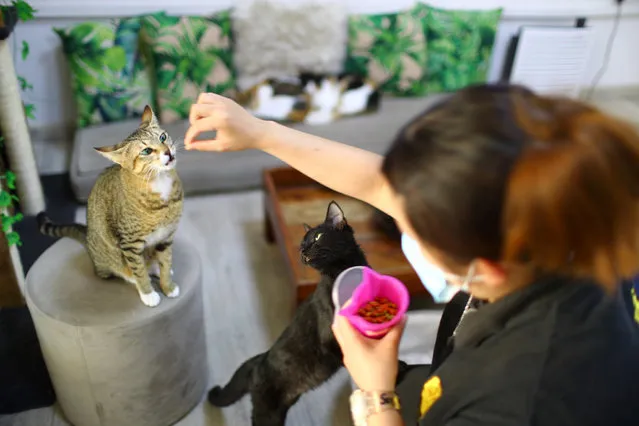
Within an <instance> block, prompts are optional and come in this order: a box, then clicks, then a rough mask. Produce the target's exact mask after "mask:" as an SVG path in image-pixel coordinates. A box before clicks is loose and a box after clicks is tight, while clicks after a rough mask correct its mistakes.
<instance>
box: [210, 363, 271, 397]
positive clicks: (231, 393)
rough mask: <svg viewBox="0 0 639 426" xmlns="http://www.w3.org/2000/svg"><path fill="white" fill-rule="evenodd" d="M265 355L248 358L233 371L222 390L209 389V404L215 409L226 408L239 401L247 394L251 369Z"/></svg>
mask: <svg viewBox="0 0 639 426" xmlns="http://www.w3.org/2000/svg"><path fill="white" fill-rule="evenodd" d="M265 355H266V352H264V353H261V354H259V355H255V356H254V357H253V358H249V359H248V360H246V361H245V362H244V364H242V365H240V368H238V369H237V370H236V371H235V373H234V374H233V377H232V378H231V381H230V382H228V383H227V384H226V386H224V387H223V388H222V387H220V386H215V387H214V388H213V389H211V390H210V391H209V394H208V400H209V402H210V403H211V404H213V405H215V406H216V407H228V406H229V405H231V404H235V403H236V402H237V401H239V400H240V398H242V397H243V396H244V395H246V394H247V393H248V391H249V386H250V384H251V377H252V374H253V369H254V368H255V366H256V365H258V364H259V363H260V362H261V361H262V358H263V357H264V356H265Z"/></svg>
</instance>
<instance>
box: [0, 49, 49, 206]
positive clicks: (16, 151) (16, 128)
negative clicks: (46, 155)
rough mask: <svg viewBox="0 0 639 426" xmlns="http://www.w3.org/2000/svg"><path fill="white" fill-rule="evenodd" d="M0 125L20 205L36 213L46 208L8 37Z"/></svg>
mask: <svg viewBox="0 0 639 426" xmlns="http://www.w3.org/2000/svg"><path fill="white" fill-rule="evenodd" d="M0 128H1V129H2V135H3V136H4V138H5V141H4V145H5V149H6V152H7V157H8V159H9V164H10V166H11V170H12V171H13V172H14V173H15V174H16V187H17V192H18V196H19V197H20V207H21V208H22V212H23V213H24V214H26V215H31V216H35V215H36V214H38V213H39V212H41V211H43V210H44V207H45V206H44V194H43V192H42V184H41V183H40V175H39V174H38V166H37V164H36V161H35V156H34V154H33V146H32V145H31V137H30V135H29V129H28V128H27V120H26V117H25V115H24V109H23V106H22V98H21V97H20V87H19V86H18V79H17V77H16V73H15V69H14V67H13V58H12V57H11V49H10V48H9V43H8V40H2V41H0Z"/></svg>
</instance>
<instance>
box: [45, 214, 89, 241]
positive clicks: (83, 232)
mask: <svg viewBox="0 0 639 426" xmlns="http://www.w3.org/2000/svg"><path fill="white" fill-rule="evenodd" d="M36 219H37V221H38V229H39V230H40V233H41V234H44V235H48V236H49V237H54V238H61V237H68V238H73V239H74V240H76V241H79V242H80V243H82V244H85V243H86V240H87V227H86V226H84V225H80V224H79V223H71V224H69V225H59V224H57V223H53V222H52V221H51V219H49V217H48V216H47V214H46V213H45V212H40V213H38V216H37V217H36Z"/></svg>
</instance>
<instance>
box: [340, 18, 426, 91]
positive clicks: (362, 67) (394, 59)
mask: <svg viewBox="0 0 639 426" xmlns="http://www.w3.org/2000/svg"><path fill="white" fill-rule="evenodd" d="M344 68H345V71H346V72H349V73H354V74H361V75H364V76H367V77H368V78H370V79H371V80H373V81H374V82H375V83H377V84H380V85H381V88H382V91H383V92H385V93H390V94H393V95H397V96H411V95H419V94H422V93H423V91H424V89H423V87H422V86H423V83H422V80H423V77H424V75H425V73H426V39H425V37H424V31H423V27H422V21H421V20H420V18H419V16H418V15H417V14H416V13H414V12H413V11H406V12H400V13H389V14H379V15H353V16H350V17H349V20H348V45H347V53H346V63H345V65H344Z"/></svg>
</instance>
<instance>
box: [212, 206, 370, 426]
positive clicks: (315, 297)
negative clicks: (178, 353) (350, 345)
mask: <svg viewBox="0 0 639 426" xmlns="http://www.w3.org/2000/svg"><path fill="white" fill-rule="evenodd" d="M304 227H305V229H306V234H305V236H304V239H303V240H302V244H301V248H300V255H301V259H302V262H303V263H305V264H307V265H309V266H311V267H313V268H314V269H316V270H318V271H319V272H320V273H321V279H320V282H319V284H318V286H317V288H316V290H315V292H314V293H313V294H312V295H311V296H310V297H309V298H308V299H306V300H305V301H304V302H303V303H302V304H301V305H300V306H299V308H298V309H297V311H296V313H295V316H294V317H293V320H292V322H291V324H290V325H289V326H288V328H287V329H286V330H284V332H283V333H282V334H281V335H280V337H279V338H278V339H277V341H276V342H275V344H273V346H272V347H271V349H270V350H268V351H267V352H264V353H261V354H259V355H256V356H254V357H252V358H250V359H249V360H247V361H246V362H244V364H242V365H241V366H240V367H239V368H238V369H237V370H236V372H235V373H234V374H233V377H232V378H231V380H230V382H229V383H228V384H227V385H226V386H225V387H223V388H221V387H219V386H216V387H214V388H213V389H211V390H210V391H209V393H208V400H209V402H210V403H211V404H213V405H215V406H217V407H226V406H228V405H231V404H233V403H235V402H236V401H238V400H239V399H240V398H242V396H243V395H245V394H246V393H249V394H250V395H251V400H252V403H253V414H252V424H253V426H283V425H284V423H285V420H286V414H287V412H288V410H289V409H290V408H291V407H292V406H293V405H294V404H295V403H296V402H297V400H298V399H299V397H300V396H301V395H302V394H304V393H306V392H308V391H310V390H311V389H314V388H316V387H318V386H319V385H321V384H322V383H324V382H325V381H327V380H328V379H329V378H330V377H331V376H333V375H334V374H335V373H336V372H337V371H338V370H339V369H340V368H341V367H342V365H343V364H342V352H341V350H340V348H339V345H338V344H337V341H336V340H335V337H334V336H333V332H332V330H331V324H332V322H333V316H334V312H335V310H334V307H333V303H332V301H331V291H332V289H333V283H334V281H335V278H337V276H338V275H339V274H340V273H341V272H342V271H343V270H345V269H347V268H350V267H352V266H367V265H368V263H367V261H366V257H365V255H364V252H363V251H362V250H361V248H360V247H359V245H358V244H357V242H356V241H355V236H354V233H353V229H352V228H351V227H350V226H349V225H348V223H347V222H346V219H345V217H344V213H343V212H342V209H341V208H340V207H339V206H338V205H337V203H335V202H334V201H332V202H331V203H330V204H329V206H328V210H327V212H326V218H325V220H324V223H322V224H320V225H319V226H316V227H314V228H310V227H309V226H308V225H304Z"/></svg>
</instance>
